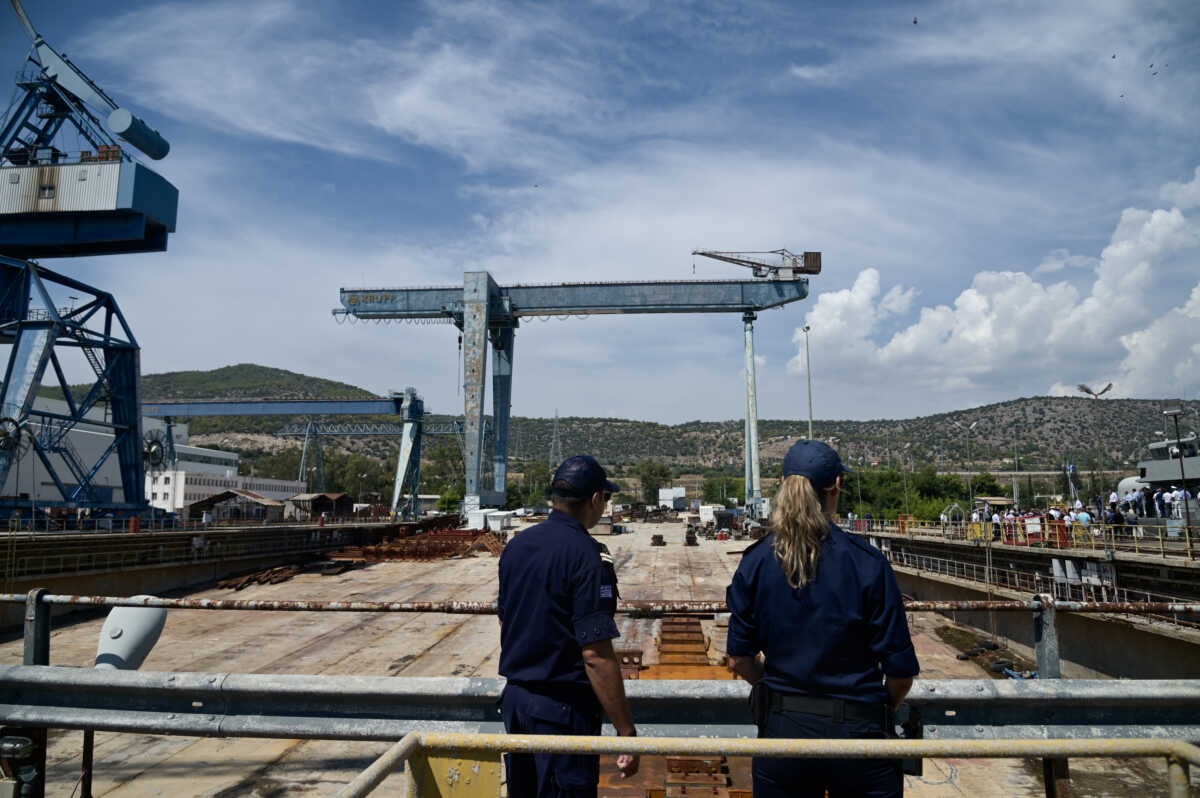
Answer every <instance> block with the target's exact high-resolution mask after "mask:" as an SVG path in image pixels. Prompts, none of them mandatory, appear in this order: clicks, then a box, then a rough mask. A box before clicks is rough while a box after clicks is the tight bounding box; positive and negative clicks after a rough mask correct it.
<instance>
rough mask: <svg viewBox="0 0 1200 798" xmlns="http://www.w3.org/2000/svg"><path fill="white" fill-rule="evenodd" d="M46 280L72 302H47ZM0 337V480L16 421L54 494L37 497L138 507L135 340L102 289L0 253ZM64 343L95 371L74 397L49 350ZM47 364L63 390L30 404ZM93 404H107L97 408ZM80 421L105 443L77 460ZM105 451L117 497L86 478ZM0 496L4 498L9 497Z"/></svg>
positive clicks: (140, 475) (11, 454)
mask: <svg viewBox="0 0 1200 798" xmlns="http://www.w3.org/2000/svg"><path fill="white" fill-rule="evenodd" d="M51 287H55V288H59V289H65V290H66V291H69V292H71V293H72V294H73V295H75V296H76V297H77V298H80V297H81V298H82V302H81V303H79V304H77V305H75V306H73V307H56V306H55V303H54V301H53V300H52V298H51ZM0 341H3V342H4V343H7V344H10V345H11V353H10V355H9V358H8V365H7V368H6V370H5V373H4V385H3V387H2V388H0V417H2V419H0V484H3V483H4V481H5V480H6V479H7V477H8V474H9V470H10V469H11V467H12V464H13V461H14V459H15V454H16V452H17V451H18V449H19V447H18V446H16V445H14V441H16V440H19V436H20V435H21V434H22V433H21V432H20V430H22V429H24V430H26V431H27V433H28V434H29V437H30V438H31V439H32V449H33V451H34V452H35V453H36V456H37V457H38V459H39V460H40V461H41V463H42V465H43V466H44V467H45V468H46V471H47V473H48V474H49V477H50V479H51V480H52V481H53V482H54V484H55V487H56V488H57V489H58V492H59V494H60V499H58V500H54V499H49V500H47V499H43V500H42V501H41V503H42V504H56V503H58V504H62V503H72V504H75V505H77V506H116V507H120V508H122V509H139V508H141V507H143V506H144V504H145V502H144V496H143V493H144V482H143V479H144V472H143V465H142V435H141V414H140V413H139V412H138V406H139V401H138V399H139V396H138V384H139V375H140V372H141V369H140V350H139V348H138V345H137V341H136V340H135V339H134V337H133V332H132V331H131V330H130V329H129V325H128V324H127V323H126V322H125V317H124V316H123V315H122V314H121V310H120V308H118V307H117V303H116V301H115V300H114V299H113V297H112V295H111V294H107V293H105V292H103V291H100V290H98V289H95V288H92V287H91V286H88V285H85V284H83V283H81V282H79V281H77V280H73V279H71V278H69V277H65V276H63V275H61V274H55V273H54V272H51V271H49V270H47V269H43V268H41V267H40V266H36V265H34V264H31V263H28V262H26V261H21V260H14V259H12V258H5V257H2V256H0ZM65 349H77V350H79V351H80V352H81V353H82V354H83V356H84V359H85V360H86V361H87V363H88V364H89V366H90V367H91V369H92V370H93V371H94V372H95V375H96V382H95V383H94V384H93V385H92V387H91V389H90V390H88V392H87V393H86V394H84V396H83V397H82V398H79V399H76V398H75V397H74V396H73V395H72V393H71V390H70V387H69V385H68V383H67V378H66V376H65V374H64V372H63V367H62V364H61V362H60V360H59V352H60V351H63V350H65ZM48 366H49V367H51V368H52V369H53V374H54V378H55V380H56V382H57V385H58V387H59V388H60V389H61V390H62V392H63V396H64V399H65V401H66V404H67V412H66V413H65V414H64V413H54V412H49V411H44V410H37V409H34V407H33V400H34V397H35V395H36V393H37V390H38V388H39V387H40V386H41V384H42V378H43V376H44V375H45V373H46V369H47V367H48ZM102 404H105V405H107V406H108V409H109V412H108V413H107V414H99V415H97V413H96V412H95V411H97V410H98V409H99V407H100V406H101V405H102ZM81 423H82V424H86V425H88V426H91V427H103V428H107V429H109V430H111V432H112V434H113V439H112V443H111V445H109V446H108V447H107V448H106V449H105V450H104V451H103V453H102V454H101V455H100V457H99V458H98V459H96V460H95V461H93V462H86V461H85V460H83V459H82V458H81V457H80V455H79V454H78V452H77V451H76V449H75V447H74V446H73V445H72V443H71V439H70V432H71V430H73V429H75V428H76V427H77V426H78V425H79V424H81ZM114 453H115V454H116V455H117V457H118V460H119V462H120V473H121V489H122V492H123V494H124V499H123V501H121V502H114V501H113V500H112V498H111V497H110V496H105V495H102V494H101V492H100V491H99V489H98V488H97V486H96V485H94V484H93V479H94V478H95V476H96V474H97V472H99V470H100V468H101V467H102V466H103V465H104V463H105V462H106V461H107V460H108V459H109V457H111V456H112V455H113V454H114ZM60 467H65V469H66V472H67V473H65V474H64V473H62V472H61V471H60ZM15 503H16V504H21V503H22V502H21V501H20V500H15ZM2 504H8V505H10V506H11V505H12V504H14V499H13V498H11V497H10V498H9V499H7V500H6V501H4V502H0V505H2Z"/></svg>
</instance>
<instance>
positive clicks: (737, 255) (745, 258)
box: [692, 249, 821, 280]
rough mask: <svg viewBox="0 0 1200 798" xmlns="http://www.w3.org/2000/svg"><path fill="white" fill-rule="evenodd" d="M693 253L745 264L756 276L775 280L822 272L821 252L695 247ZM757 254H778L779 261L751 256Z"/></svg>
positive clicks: (738, 264) (792, 278)
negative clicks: (746, 250)
mask: <svg viewBox="0 0 1200 798" xmlns="http://www.w3.org/2000/svg"><path fill="white" fill-rule="evenodd" d="M692 254H693V255H702V256H703V257H706V258H712V259H713V260H721V261H725V262H726V263H732V264H735V265H737V266H745V267H746V268H748V269H750V270H751V271H753V272H754V276H755V277H765V278H770V279H774V280H780V279H782V280H794V279H796V278H797V276H798V275H801V274H820V273H821V253H820V252H805V253H804V254H803V255H797V254H795V253H793V252H789V251H788V250H786V249H772V250H768V251H765V252H718V251H716V250H711V249H694V250H692ZM756 255H757V256H761V255H778V256H779V263H778V264H775V263H770V262H768V261H766V260H764V259H763V258H761V257H751V256H756Z"/></svg>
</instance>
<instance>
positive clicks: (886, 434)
mask: <svg viewBox="0 0 1200 798" xmlns="http://www.w3.org/2000/svg"><path fill="white" fill-rule="evenodd" d="M1172 404H1174V403H1172ZM1183 406H1184V408H1185V413H1186V415H1185V417H1184V419H1186V420H1182V419H1181V426H1182V429H1183V431H1184V433H1185V434H1186V433H1187V431H1188V430H1189V429H1198V428H1200V402H1195V401H1193V402H1185V403H1183ZM1162 409H1163V403H1162V402H1160V401H1157V400H1142V399H1102V400H1100V401H1099V402H1097V401H1096V400H1094V399H1088V398H1082V397H1081V398H1078V399H1076V398H1074V397H1046V396H1042V397H1032V398H1026V399H1014V400H1012V401H1008V402H1000V403H998V404H992V405H985V406H982V407H976V408H970V409H967V410H957V411H954V412H950V413H939V414H936V415H931V416H921V417H918V418H910V419H876V420H871V421H845V420H826V419H818V420H815V421H814V423H813V435H814V437H817V438H821V439H824V440H830V439H836V443H835V446H836V447H837V448H838V449H839V450H840V451H841V453H842V455H843V457H846V458H848V459H849V460H850V461H851V462H855V463H860V464H861V463H867V464H871V463H877V464H879V465H889V464H892V465H896V466H900V465H901V464H903V463H905V462H907V463H910V464H912V465H914V466H916V467H919V466H921V465H924V464H926V463H932V464H934V465H936V466H938V467H939V468H945V469H952V468H953V469H957V468H967V467H969V466H970V467H975V468H988V469H993V470H1001V469H1010V468H1012V462H1013V449H1014V446H1015V448H1016V449H1017V452H1018V455H1019V457H1020V461H1021V462H1020V466H1021V468H1022V469H1025V470H1052V469H1056V468H1058V467H1060V466H1061V465H1062V464H1063V463H1065V462H1073V463H1075V464H1076V465H1078V466H1079V467H1081V468H1091V467H1093V466H1094V463H1095V461H1096V460H1097V456H1096V452H1097V451H1098V450H1102V451H1103V456H1102V458H1101V459H1102V462H1101V464H1100V467H1102V468H1112V469H1118V468H1120V469H1125V468H1129V467H1131V466H1132V465H1134V464H1135V463H1136V461H1137V459H1138V458H1139V457H1141V456H1143V455H1144V454H1145V452H1146V444H1148V443H1149V442H1150V441H1153V440H1156V439H1159V438H1161V437H1162V432H1163V430H1164V429H1165V428H1164V426H1163V416H1162ZM955 422H957V423H958V424H960V425H962V426H961V427H958V426H955ZM971 424H975V428H974V430H972V431H971V433H970V434H968V433H967V432H966V431H965V428H967V427H970V426H971ZM513 425H514V433H513V445H512V448H511V450H510V451H512V452H514V453H516V454H521V455H529V456H534V455H536V456H539V457H544V456H545V454H546V453H547V452H549V450H550V442H551V436H552V427H553V420H551V419H526V418H518V419H514V422H513ZM559 434H560V437H561V439H562V449H563V452H565V453H569V452H592V453H594V454H595V455H596V456H597V457H599V458H601V459H602V460H603V461H604V462H610V463H613V464H618V463H627V462H636V461H637V460H641V459H644V458H647V457H655V458H659V459H663V460H666V461H668V462H671V463H674V464H678V465H680V466H684V465H692V466H696V467H697V468H700V469H702V468H704V467H706V466H709V467H722V466H723V467H726V468H728V467H729V465H731V462H730V461H732V465H733V466H735V467H739V468H740V465H741V460H742V438H743V435H744V423H743V421H742V420H741V419H734V420H730V421H720V422H707V421H690V422H686V423H683V424H675V425H665V424H653V423H650V422H645V421H626V420H623V419H599V418H561V419H559ZM1171 434H1172V435H1173V434H1174V432H1173V428H1172V432H1171ZM807 435H808V421H807V419H788V420H784V419H762V420H760V421H759V440H760V453H761V457H762V460H763V463H764V466H770V465H778V464H779V463H781V462H782V460H783V455H784V453H786V451H787V449H788V447H789V446H790V445H791V443H792V442H793V441H795V440H798V439H800V438H804V437H807ZM1097 441H1099V444H1097Z"/></svg>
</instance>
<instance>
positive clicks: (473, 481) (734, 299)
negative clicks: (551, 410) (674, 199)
mask: <svg viewBox="0 0 1200 798" xmlns="http://www.w3.org/2000/svg"><path fill="white" fill-rule="evenodd" d="M817 264H818V266H817V270H818V271H819V256H818V258H817ZM807 273H815V272H814V271H810V272H807ZM807 296H808V280H807V278H804V277H800V276H798V275H797V274H796V273H794V272H788V274H787V275H786V276H785V277H783V279H758V280H688V281H678V282H668V281H630V282H608V283H559V284H554V285H512V286H500V285H497V284H496V281H495V280H494V279H492V275H491V274H490V273H488V272H486V271H471V272H466V273H464V275H463V285H462V287H458V286H453V287H450V286H447V287H438V288H376V289H357V288H343V289H342V290H341V295H340V299H341V307H340V308H337V309H335V310H334V311H333V312H334V314H335V315H349V316H353V317H355V318H358V319H368V320H369V319H443V320H449V321H451V322H453V323H454V324H455V325H456V326H457V327H458V328H459V329H460V330H461V331H462V338H463V388H464V391H463V392H464V405H465V407H464V410H465V414H464V426H465V435H466V457H465V460H466V470H467V473H466V494H467V495H466V499H465V500H464V509H465V510H470V509H475V508H477V507H479V506H504V504H505V500H506V496H505V492H506V491H505V488H506V482H507V476H508V427H509V415H510V410H511V397H512V375H513V371H512V369H513V346H514V337H515V332H516V329H517V327H518V326H519V325H520V319H521V318H522V317H529V316H576V315H593V314H623V313H741V314H743V316H744V317H745V318H746V324H747V325H749V324H750V322H751V321H752V319H753V314H754V313H757V312H759V311H763V310H767V309H769V308H775V307H780V306H782V305H786V304H788V303H790V302H795V301H797V300H800V299H804V298H805V297H807ZM746 314H750V315H749V317H746ZM489 343H490V345H491V350H492V415H493V430H494V434H493V442H494V443H493V451H492V464H493V479H494V481H493V489H492V490H491V491H488V490H485V489H484V488H483V486H482V484H481V481H482V480H481V470H482V461H483V420H484V395H485V385H484V383H485V379H486V375H487V352H488V345H489Z"/></svg>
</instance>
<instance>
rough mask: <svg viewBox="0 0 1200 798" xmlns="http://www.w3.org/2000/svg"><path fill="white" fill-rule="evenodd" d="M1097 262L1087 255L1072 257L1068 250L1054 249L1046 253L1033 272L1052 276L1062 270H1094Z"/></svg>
mask: <svg viewBox="0 0 1200 798" xmlns="http://www.w3.org/2000/svg"><path fill="white" fill-rule="evenodd" d="M1098 262H1099V261H1097V260H1096V259H1095V258H1090V257H1088V256H1087V255H1074V254H1072V253H1071V252H1070V250H1066V249H1061V248H1060V249H1056V250H1053V251H1051V252H1048V253H1046V257H1044V258H1042V262H1041V263H1039V264H1038V265H1037V268H1035V269H1034V270H1033V273H1034V274H1054V273H1056V272H1060V271H1062V270H1063V269H1095V268H1096V264H1097V263H1098Z"/></svg>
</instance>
